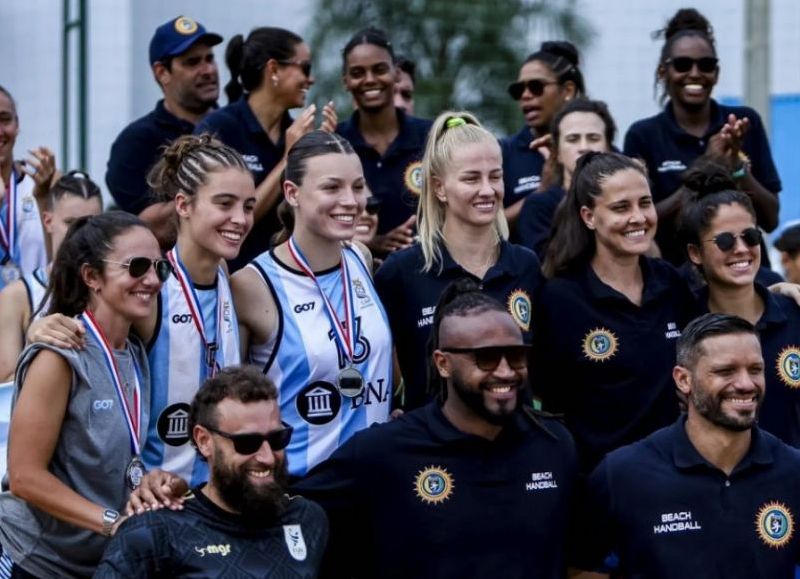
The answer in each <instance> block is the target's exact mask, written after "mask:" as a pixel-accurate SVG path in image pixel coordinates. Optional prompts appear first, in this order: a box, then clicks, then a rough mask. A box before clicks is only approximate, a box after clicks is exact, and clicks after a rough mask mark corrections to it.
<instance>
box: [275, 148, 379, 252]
mask: <svg viewBox="0 0 800 579" xmlns="http://www.w3.org/2000/svg"><path fill="white" fill-rule="evenodd" d="M305 163H306V173H305V176H304V177H303V182H302V184H301V185H297V184H296V183H292V182H291V181H286V182H284V193H285V195H286V199H287V201H288V203H289V204H290V205H291V206H292V207H293V208H294V217H295V228H294V230H295V232H296V233H297V234H299V235H302V236H307V237H313V238H316V239H318V240H320V241H321V242H331V241H345V240H349V239H352V237H353V235H354V233H355V230H356V222H357V220H358V217H359V215H360V214H361V213H362V212H363V211H364V207H365V206H366V203H367V186H366V181H365V180H364V171H363V169H362V168H361V161H360V159H359V158H358V155H356V154H355V153H328V154H325V155H318V156H316V157H311V158H309V159H307V160H306V161H305Z"/></svg>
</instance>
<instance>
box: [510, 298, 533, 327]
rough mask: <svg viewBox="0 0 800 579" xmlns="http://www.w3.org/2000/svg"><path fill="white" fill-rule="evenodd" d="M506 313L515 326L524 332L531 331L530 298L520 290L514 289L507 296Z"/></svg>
mask: <svg viewBox="0 0 800 579" xmlns="http://www.w3.org/2000/svg"><path fill="white" fill-rule="evenodd" d="M506 305H507V306H508V311H509V313H510V314H511V317H512V318H514V321H515V322H517V325H518V326H519V327H520V328H522V330H523V331H524V332H527V331H528V330H530V329H531V298H530V296H529V295H528V294H527V293H526V292H525V291H523V290H521V289H516V290H514V291H513V292H511V294H510V295H509V296H508V301H507V302H506Z"/></svg>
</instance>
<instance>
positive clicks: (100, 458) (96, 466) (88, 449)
mask: <svg viewBox="0 0 800 579" xmlns="http://www.w3.org/2000/svg"><path fill="white" fill-rule="evenodd" d="M43 349H48V350H52V351H54V352H56V353H57V354H59V355H60V356H62V357H63V358H64V359H66V360H67V363H68V364H69V365H70V366H71V367H72V386H71V390H70V395H69V401H68V404H67V411H66V414H65V416H64V423H63V425H62V427H61V435H60V437H59V439H58V444H57V446H56V449H55V452H54V453H53V458H52V460H51V461H50V465H49V470H50V472H52V473H53V474H54V475H55V476H56V477H57V478H58V479H59V480H60V481H62V482H63V483H64V484H66V485H67V486H68V487H70V488H71V489H73V490H74V491H75V492H77V493H78V494H79V495H81V496H83V497H84V498H86V499H88V500H90V501H92V502H93V503H97V504H98V505H101V506H104V507H107V508H112V509H115V510H118V511H121V510H122V509H123V507H124V506H125V503H126V502H127V500H128V495H129V494H130V490H129V489H128V486H127V483H126V480H125V472H126V469H127V466H128V463H129V462H130V460H131V458H132V456H133V455H132V452H131V447H130V439H129V435H128V430H127V426H126V423H125V418H124V416H123V414H122V409H121V408H120V406H119V399H118V397H117V393H116V390H115V389H114V385H113V382H112V380H111V375H110V374H109V372H108V370H107V367H106V364H105V361H104V360H103V357H102V352H101V350H100V348H99V347H98V346H97V344H96V343H95V342H94V341H93V340H87V347H86V349H85V350H83V351H75V350H62V349H60V348H55V347H52V346H47V345H45V344H33V345H31V346H29V347H28V348H27V349H26V350H25V351H24V352H23V353H22V356H21V358H20V361H19V364H18V365H17V374H16V379H15V392H14V404H15V403H16V400H17V397H18V395H19V389H20V388H21V385H22V383H23V381H24V378H25V374H26V373H27V370H28V368H29V367H30V363H31V361H32V360H33V358H34V357H35V356H36V354H37V353H38V352H40V351H41V350H43ZM114 356H115V358H116V360H117V365H118V367H119V370H120V374H121V378H122V381H123V383H124V384H125V383H126V384H128V385H130V388H127V387H126V390H127V392H126V395H127V396H128V404H129V405H132V396H133V384H134V383H135V378H134V367H133V364H134V363H135V364H137V365H138V368H139V371H140V374H139V375H140V376H141V406H142V417H141V421H142V424H141V428H140V430H139V433H140V441H139V442H140V444H141V445H143V444H144V437H145V435H146V434H147V420H148V416H149V413H150V370H149V366H148V363H147V356H146V353H145V349H144V346H143V345H142V343H141V341H139V340H138V339H136V338H131V339H129V341H128V348H127V349H126V350H115V351H114ZM42 402H45V401H42ZM12 416H13V405H12ZM107 541H108V539H106V538H105V537H103V536H102V535H99V534H97V533H94V532H92V531H89V530H86V529H82V528H79V527H76V526H74V525H70V524H68V523H65V522H63V521H60V520H59V519H56V518H55V517H53V516H51V515H49V514H47V513H45V512H44V511H41V510H39V509H37V508H36V507H34V506H32V505H30V504H29V503H27V502H25V501H23V500H22V499H19V498H17V497H15V496H14V495H12V494H11V493H10V492H8V491H6V492H3V493H1V494H0V543H2V545H3V551H4V552H6V553H8V554H9V555H10V557H11V559H12V560H13V561H14V562H15V563H16V564H18V565H19V566H20V567H22V568H23V569H24V570H26V571H28V572H29V573H33V574H34V575H36V576H38V577H90V576H91V575H92V574H93V573H94V569H95V567H96V566H97V564H98V563H99V562H100V558H101V557H102V555H103V550H104V549H105V547H106V543H107Z"/></svg>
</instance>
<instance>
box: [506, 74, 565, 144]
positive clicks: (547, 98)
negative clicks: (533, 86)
mask: <svg viewBox="0 0 800 579" xmlns="http://www.w3.org/2000/svg"><path fill="white" fill-rule="evenodd" d="M517 80H519V81H528V80H540V81H542V82H543V83H545V85H546V86H545V87H544V92H543V93H542V94H541V95H538V96H537V95H534V94H533V93H531V92H530V90H528V89H527V88H526V89H525V90H524V91H523V93H522V97H521V98H520V99H519V107H520V110H521V111H522V114H523V115H524V117H525V123H526V124H527V125H528V126H529V127H530V128H531V130H532V131H533V132H534V133H535V134H536V135H546V134H547V133H549V132H550V122H551V121H552V120H553V117H554V116H555V114H556V113H557V112H558V111H559V109H560V108H561V107H562V106H563V105H564V103H565V102H566V99H567V98H572V96H574V92H575V91H574V88H570V87H564V86H561V85H559V84H558V78H556V75H555V74H553V71H552V70H550V67H549V66H547V65H546V64H544V63H543V62H541V61H539V60H532V61H531V62H526V63H525V64H523V65H522V68H521V69H520V71H519V76H518V77H517Z"/></svg>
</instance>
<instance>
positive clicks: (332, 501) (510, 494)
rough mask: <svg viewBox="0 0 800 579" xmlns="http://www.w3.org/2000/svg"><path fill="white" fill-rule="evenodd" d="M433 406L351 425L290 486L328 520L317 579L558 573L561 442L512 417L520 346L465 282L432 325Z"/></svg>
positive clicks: (494, 307) (508, 325) (553, 433)
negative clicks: (345, 437)
mask: <svg viewBox="0 0 800 579" xmlns="http://www.w3.org/2000/svg"><path fill="white" fill-rule="evenodd" d="M432 336H433V340H434V342H433V344H432V348H433V354H432V362H433V365H434V372H435V374H436V377H437V380H436V381H435V382H436V388H438V389H439V396H438V398H439V400H437V401H435V402H432V403H430V404H429V405H427V406H424V407H422V408H420V409H418V410H415V411H413V412H409V413H406V414H405V415H403V416H402V417H400V418H399V419H397V420H394V421H393V422H389V423H386V424H382V425H377V426H373V427H372V428H369V429H366V430H362V431H361V432H359V433H358V434H356V435H355V436H353V437H352V438H351V439H350V440H349V441H348V442H347V443H345V444H344V445H343V446H341V447H340V448H339V449H338V450H337V451H336V452H334V454H333V455H332V456H331V457H330V459H328V460H327V461H325V462H322V463H321V464H319V465H318V466H317V467H316V468H315V469H313V470H312V471H311V472H310V473H309V474H308V475H307V476H306V477H305V478H304V479H303V480H301V481H300V482H299V483H298V484H297V485H296V486H295V487H294V488H295V490H296V491H297V492H298V493H300V494H303V495H304V496H306V497H308V498H312V499H313V500H316V501H318V502H319V503H320V504H321V505H322V506H323V508H325V510H326V511H327V513H328V516H329V518H330V521H331V544H330V546H329V549H328V555H327V556H326V562H325V565H324V568H323V574H322V575H321V576H322V577H324V578H328V577H337V578H338V577H342V578H345V577H346V578H357V579H359V578H373V577H381V578H382V579H393V578H397V579H399V578H408V577H414V578H415V579H427V578H434V577H465V578H467V577H503V578H504V579H508V578H523V577H537V578H545V579H548V578H553V579H556V578H559V579H560V578H562V577H564V574H565V543H566V530H567V522H568V519H569V505H570V496H571V494H572V487H573V481H574V479H575V476H576V474H575V473H576V470H577V466H576V454H575V448H574V444H573V441H572V438H571V437H570V435H569V434H568V432H567V431H566V429H565V428H564V427H563V426H562V425H561V424H560V423H558V422H557V421H556V420H554V419H552V418H550V417H546V416H543V415H540V414H537V413H535V412H533V411H532V410H530V409H523V408H522V395H521V393H522V390H523V389H524V388H525V385H526V379H527V371H528V370H527V353H528V352H527V350H528V347H527V346H526V345H525V344H524V342H523V339H522V334H521V331H520V329H519V326H518V325H517V324H516V322H515V321H514V319H513V318H512V317H511V315H510V314H509V313H508V311H507V309H506V308H505V306H503V305H502V304H501V303H499V302H498V301H496V300H495V299H494V298H491V297H489V296H487V295H486V294H484V293H482V292H481V291H480V289H479V288H478V286H477V284H476V283H475V282H473V281H471V280H460V281H459V282H456V283H455V284H452V285H451V286H449V287H448V288H447V289H446V290H445V292H444V294H443V296H442V298H441V300H440V301H439V304H438V305H437V310H436V315H435V318H434V323H433V332H432Z"/></svg>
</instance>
